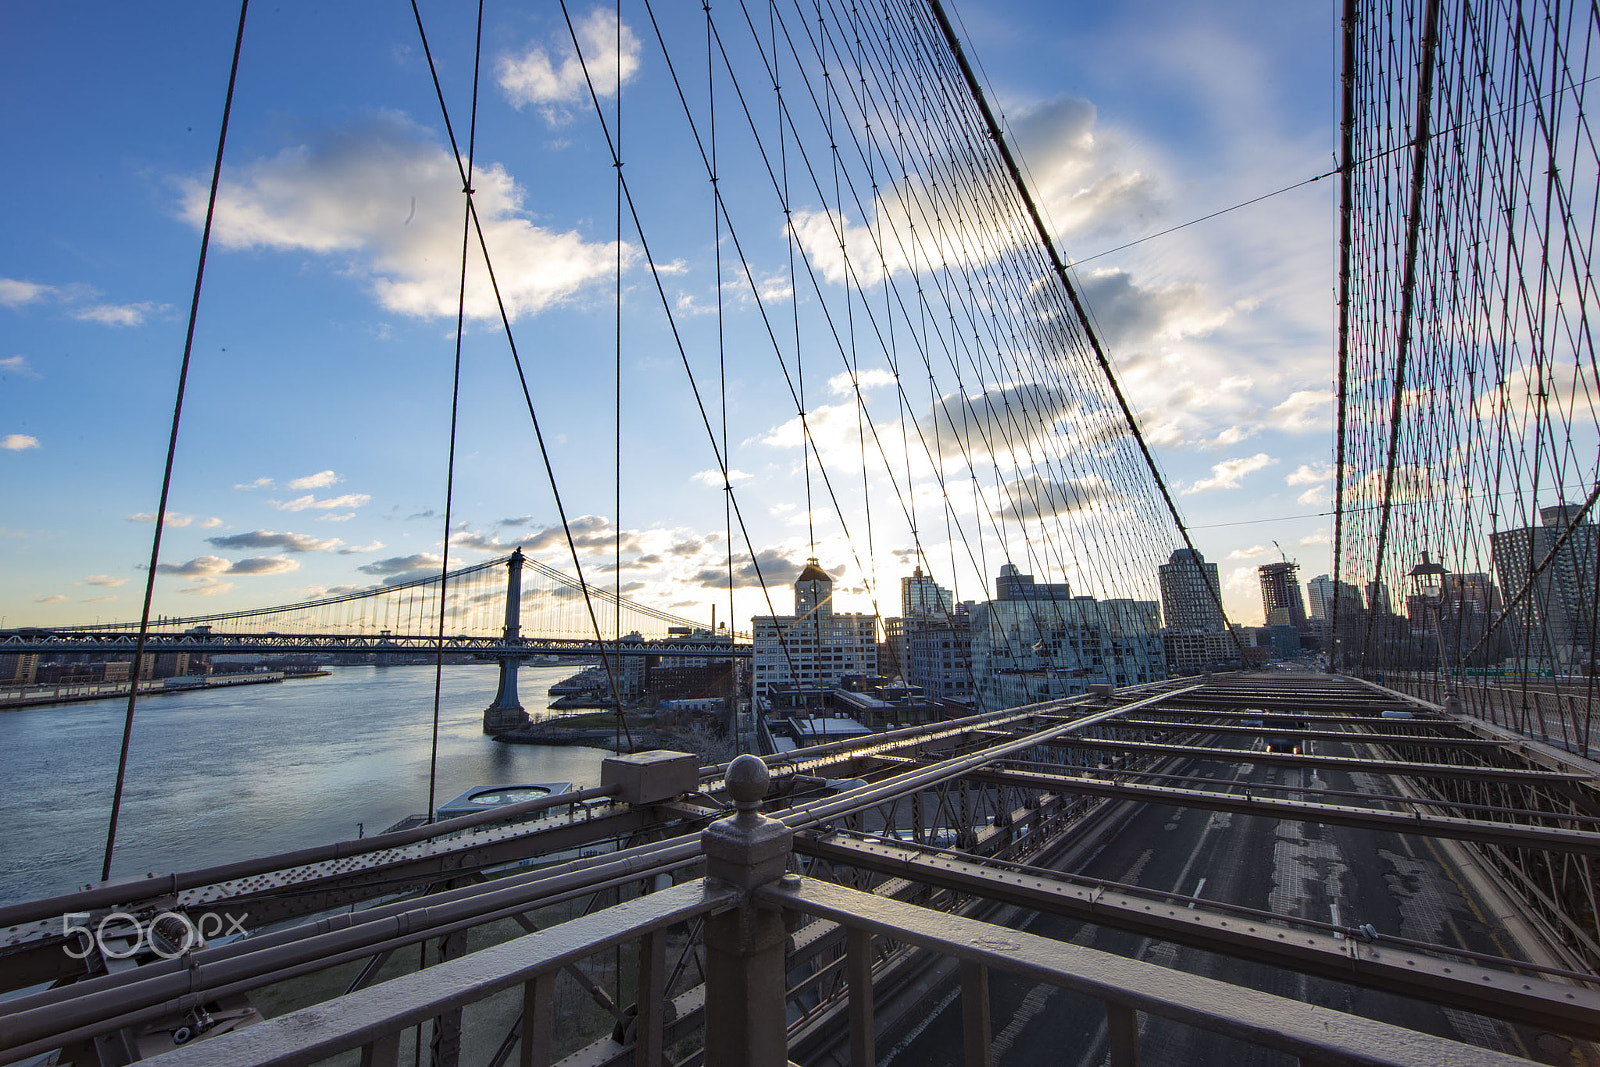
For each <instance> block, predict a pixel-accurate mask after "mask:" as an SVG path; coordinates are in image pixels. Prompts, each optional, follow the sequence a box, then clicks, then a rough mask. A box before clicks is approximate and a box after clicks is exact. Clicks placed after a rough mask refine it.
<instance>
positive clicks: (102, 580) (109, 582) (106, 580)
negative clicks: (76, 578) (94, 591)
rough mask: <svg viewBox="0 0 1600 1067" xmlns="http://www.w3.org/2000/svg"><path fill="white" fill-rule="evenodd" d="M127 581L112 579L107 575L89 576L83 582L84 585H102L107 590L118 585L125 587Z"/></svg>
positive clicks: (124, 579)
mask: <svg viewBox="0 0 1600 1067" xmlns="http://www.w3.org/2000/svg"><path fill="white" fill-rule="evenodd" d="M127 582H128V579H126V578H113V577H111V575H109V574H91V575H89V577H87V578H85V579H84V580H83V584H84V585H103V586H105V587H106V588H108V589H115V588H116V587H117V586H119V585H126V584H127Z"/></svg>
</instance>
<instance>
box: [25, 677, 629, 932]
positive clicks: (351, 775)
mask: <svg viewBox="0 0 1600 1067" xmlns="http://www.w3.org/2000/svg"><path fill="white" fill-rule="evenodd" d="M575 669H576V668H574V667H571V666H560V667H524V668H522V670H521V674H520V678H521V681H520V685H519V692H520V694H521V697H522V703H523V706H525V707H527V708H528V709H529V711H530V712H535V713H537V712H538V711H542V710H543V709H544V707H545V705H546V704H547V703H548V694H547V690H548V688H549V687H550V686H551V685H552V684H554V683H555V682H558V681H560V680H561V679H562V678H565V677H567V676H569V675H571V674H572V673H573V671H574V670H575ZM332 670H333V673H332V675H331V676H329V677H326V678H305V679H296V680H292V681H285V682H281V683H277V684H267V685H250V686H241V687H237V688H230V689H210V690H199V691H196V692H187V693H174V694H163V695H160V696H150V697H141V699H140V700H139V704H138V709H137V712H136V717H135V720H134V728H133V742H132V746H131V749H130V751H129V756H128V774H127V783H126V785H125V787H124V790H123V801H122V815H121V818H120V819H119V824H118V828H117V848H116V856H115V861H114V862H113V864H112V872H111V873H112V877H113V878H118V877H125V876H129V875H142V874H145V873H149V872H154V873H167V872H170V871H182V870H192V869H194V868H197V867H205V866H210V865H211V864H215V863H226V862H230V861H232V860H239V859H246V858H249V857H251V856H261V855H268V854H271V853H276V852H284V851H288V850H290V849H296V848H304V847H306V846H309V845H318V844H324V843H327V842H330V841H338V840H344V839H347V838H353V837H355V836H357V824H358V823H362V824H364V826H365V832H366V833H368V834H373V833H377V832H380V831H382V830H383V829H385V828H386V827H388V826H390V825H392V824H394V823H395V822H397V821H399V820H400V819H402V818H404V817H405V816H407V815H411V814H414V813H420V812H423V811H425V810H427V807H428V763H429V749H430V747H431V737H432V727H433V682H434V668H433V667H432V666H420V665H419V666H404V667H335V668H333V669H332ZM498 677H499V669H498V668H497V667H496V666H495V665H493V664H461V665H452V666H447V667H445V669H444V685H443V698H442V700H441V702H440V715H439V763H438V783H437V788H436V790H435V795H434V796H435V806H438V805H439V804H443V803H444V802H445V801H447V800H450V799H452V798H454V797H455V796H457V795H459V794H460V793H462V792H465V791H466V790H467V789H470V788H473V787H475V786H481V785H490V784H510V783H526V782H572V783H573V784H574V785H576V786H580V787H581V786H585V785H594V784H597V783H598V782H599V779H600V761H601V760H602V759H604V758H605V756H607V755H608V754H609V753H607V752H605V751H602V750H600V749H595V748H578V747H571V748H554V747H543V746H535V745H502V744H498V743H496V742H494V741H492V740H490V739H489V738H487V737H485V736H484V735H483V709H484V708H485V707H487V706H488V704H489V702H490V701H491V700H492V699H494V693H495V687H496V683H497V681H498ZM126 711H127V698H126V697H122V698H115V699H110V700H95V701H89V702H86V703H82V704H65V705H59V706H56V707H46V708H29V709H24V710H19V711H8V712H0V772H3V774H4V776H5V781H4V783H3V784H0V903H13V902H15V901H19V900H28V899H32V898H36V897H41V896H46V895H51V894H55V893H61V892H67V891H70V890H74V889H79V888H82V887H83V886H84V885H85V884H87V883H89V882H93V881H98V880H99V877H100V863H101V858H102V856H103V854H104V851H105V834H106V821H107V819H108V817H109V815H110V810H111V793H112V788H113V785H114V784H115V780H116V771H117V750H118V747H119V746H120V744H121V736H122V722H123V718H124V716H125V714H126Z"/></svg>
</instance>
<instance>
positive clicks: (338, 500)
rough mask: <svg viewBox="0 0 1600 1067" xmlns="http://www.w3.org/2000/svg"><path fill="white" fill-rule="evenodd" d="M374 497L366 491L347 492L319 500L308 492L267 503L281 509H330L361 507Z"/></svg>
mask: <svg viewBox="0 0 1600 1067" xmlns="http://www.w3.org/2000/svg"><path fill="white" fill-rule="evenodd" d="M371 499H372V497H371V496H369V495H368V494H366V493H345V494H344V495H343V496H333V497H328V498H327V499H325V500H318V499H317V498H316V496H315V495H313V494H311V493H307V494H306V495H305V496H297V497H295V498H294V499H293V500H269V501H267V503H269V504H271V505H272V506H273V507H275V508H277V509H278V510H279V511H305V510H306V509H307V508H314V509H316V510H318V511H329V510H332V509H333V508H359V507H361V506H362V505H363V504H366V503H367V502H368V501H370V500H371Z"/></svg>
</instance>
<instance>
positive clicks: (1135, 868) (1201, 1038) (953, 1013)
mask: <svg viewBox="0 0 1600 1067" xmlns="http://www.w3.org/2000/svg"><path fill="white" fill-rule="evenodd" d="M1234 743H1237V742H1234ZM1258 744H1259V742H1258ZM1316 752H1317V753H1318V754H1322V755H1361V754H1363V753H1361V752H1359V751H1357V746H1352V745H1346V744H1343V743H1339V742H1319V743H1318V747H1317V749H1316ZM1168 773H1174V774H1185V775H1193V776H1195V777H1196V778H1201V779H1209V780H1210V781H1211V782H1212V783H1219V784H1220V783H1238V785H1239V786H1240V787H1243V786H1245V785H1252V786H1254V785H1262V786H1265V785H1280V786H1287V787H1289V788H1290V789H1307V790H1322V789H1334V790H1351V791H1359V792H1368V793H1384V794H1392V793H1393V792H1394V789H1393V788H1392V787H1391V786H1390V784H1389V783H1388V782H1387V781H1385V780H1383V779H1381V778H1379V777H1378V776H1376V775H1371V774H1366V773H1363V772H1354V773H1347V772H1344V771H1342V770H1338V769H1320V768H1301V767H1275V766H1270V765H1267V764H1262V763H1250V762H1231V761H1230V762H1224V761H1220V760H1218V761H1211V760H1193V761H1189V762H1187V763H1186V764H1179V765H1178V766H1177V767H1176V768H1172V769H1170V770H1169V772H1168ZM1194 784H1196V785H1200V784H1203V783H1199V782H1197V783H1194ZM1279 795H1286V796H1288V797H1290V798H1292V799H1298V798H1299V797H1298V795H1297V794H1296V793H1289V794H1279ZM1307 799H1309V798H1307ZM1080 853H1081V850H1080ZM1059 869H1062V870H1068V869H1070V870H1073V871H1074V872H1075V873H1078V874H1082V875H1086V876H1089V877H1093V878H1100V879H1107V880H1111V881H1117V882H1124V883H1128V884H1132V885H1137V886H1140V887H1143V888H1146V889H1150V890H1155V891H1160V892H1170V893H1176V894H1182V895H1187V896H1193V897H1198V898H1202V899H1204V900H1207V901H1216V902H1221V903H1227V904H1234V905H1239V906H1243V907H1249V908H1256V909H1261V910H1263V911H1271V912H1273V913H1275V914H1277V915H1281V916H1286V917H1294V918H1300V919H1308V920H1314V921H1320V922H1331V923H1334V924H1342V925H1345V926H1348V927H1359V926H1361V925H1363V924H1370V925H1371V926H1373V927H1374V928H1375V929H1376V930H1378V931H1379V932H1381V933H1384V934H1390V935H1396V936H1401V937H1406V938H1412V939H1415V940H1418V941H1425V942H1429V943H1432V944H1438V945H1447V946H1451V947H1455V948H1462V949H1467V950H1470V951H1476V952H1483V953H1490V954H1494V955H1501V956H1508V957H1521V953H1520V951H1519V948H1518V946H1516V945H1514V944H1511V943H1508V942H1507V940H1506V938H1505V935H1504V933H1503V931H1502V929H1501V927H1500V925H1499V924H1498V923H1497V922H1495V921H1494V920H1493V919H1491V918H1489V917H1487V916H1485V915H1484V914H1483V911H1482V910H1481V907H1480V905H1479V904H1477V903H1476V902H1475V901H1474V900H1472V899H1471V898H1470V896H1469V894H1468V893H1467V892H1466V891H1464V889H1463V886H1464V885H1466V884H1468V883H1467V882H1466V880H1465V879H1463V878H1462V877H1461V876H1460V875H1459V873H1458V872H1457V871H1456V870H1455V868H1454V866H1453V865H1452V864H1451V863H1450V862H1449V860H1448V859H1447V857H1446V855H1445V854H1444V852H1443V850H1441V849H1440V847H1439V846H1438V844H1436V843H1435V842H1433V841H1430V840H1427V839H1424V838H1420V837H1414V836H1410V835H1400V834H1395V833H1388V832H1377V831H1371V830H1362V829H1355V828H1349V827H1338V826H1323V825H1318V824H1315V823H1308V822H1303V821H1289V820H1283V821H1280V820H1275V819H1269V818H1264V817H1260V816H1248V815H1236V814H1231V813H1228V812H1212V811H1205V810H1201V809H1185V808H1179V807H1172V806H1165V805H1153V804H1143V805H1137V806H1133V807H1132V809H1131V810H1130V811H1129V813H1128V814H1127V815H1126V817H1125V818H1124V819H1122V820H1121V821H1120V822H1118V823H1117V824H1116V825H1115V827H1114V828H1113V829H1111V830H1109V831H1107V832H1104V833H1103V834H1102V836H1101V840H1100V843H1099V845H1098V847H1097V848H1095V849H1094V850H1093V851H1092V852H1091V853H1090V854H1089V855H1088V856H1087V858H1086V859H1084V860H1082V861H1081V862H1079V863H1077V865H1076V866H1075V867H1072V868H1068V867H1066V866H1064V865H1063V866H1061V867H1060V868H1059ZM1008 925H1011V926H1013V927H1015V928H1018V929H1024V930H1027V931H1028V932H1030V933H1033V934H1037V935H1041V936H1044V937H1050V938H1054V939H1057V940H1061V941H1067V942H1071V943H1073V944H1077V945H1082V946H1086V947H1091V948H1095V949H1099V950H1101V951H1106V952H1112V953H1116V954H1118V955H1122V956H1126V957H1130V958H1135V959H1140V960H1144V961H1146V962H1150V963H1155V964H1159V965H1162V966H1168V967H1174V968H1177V969H1179V970H1183V971H1188V972H1191V973H1195V974H1200V975H1205V976H1207V977H1211V978H1216V979H1219V980H1222V981H1226V982H1231V983H1235V984H1239V985H1243V986H1248V987H1251V988H1255V989H1260V990H1263V991H1265V992H1270V993H1274V994H1277V995H1279V996H1284V997H1289V998H1292V999H1295V1000H1299V1001H1303V1002H1306V1003H1310V1004H1316V1005H1320V1006H1323V1007H1328V1008H1333V1009H1335V1010H1338V1011H1343V1012H1349V1013H1351V1014H1356V1015H1361V1016H1365V1017H1367V1018H1372V1019H1377V1020H1381V1021H1385V1022H1390V1023H1395V1024H1397V1025H1401V1026H1405V1027H1408V1028H1411V1029H1415V1030H1420V1031H1424V1032H1427V1033H1431V1034H1436V1035H1438V1036H1441V1037H1447V1038H1451V1039H1454V1040H1457V1041H1462V1042H1466V1043H1469V1044H1474V1045H1478V1046H1480V1047H1485V1048H1489V1049H1494V1050H1497V1051H1501V1052H1506V1053H1511V1054H1514V1055H1519V1056H1524V1057H1527V1058H1529V1059H1533V1060H1536V1061H1540V1062H1546V1063H1562V1064H1577V1063H1600V1060H1597V1059H1595V1058H1593V1057H1592V1051H1593V1050H1592V1048H1591V1047H1589V1046H1586V1045H1583V1046H1580V1045H1577V1044H1574V1043H1573V1042H1571V1041H1569V1040H1568V1039H1566V1038H1564V1037H1560V1036H1557V1035H1551V1034H1543V1033H1540V1032H1538V1031H1535V1030H1532V1029H1530V1028H1527V1027H1521V1026H1512V1025H1509V1024H1507V1023H1504V1022H1501V1021H1499V1020H1495V1019H1489V1018H1485V1017H1483V1016H1479V1015H1474V1014H1471V1013H1468V1012H1463V1011H1456V1010H1452V1009H1449V1008H1444V1007H1440V1006H1436V1005H1432V1004H1426V1003H1422V1002H1419V1001H1415V1000H1411V999H1408V998H1403V997H1400V996H1396V995H1393V994H1389V993H1382V992H1377V991H1373V990H1368V989H1362V988H1359V987H1356V986H1350V985H1345V984H1342V983H1339V982H1334V981H1330V980H1326V979H1321V978H1316V977H1309V976H1306V975H1302V974H1296V973H1293V972H1290V971H1287V970H1282V969H1279V968H1275V967H1271V966H1268V965H1265V964H1261V963H1256V962H1251V961H1248V960H1242V959H1236V958H1232V957H1226V956H1222V955H1218V954H1216V953H1212V952H1207V951H1203V950H1199V949H1192V948H1188V947H1184V946H1181V945H1175V944H1172V943H1167V942H1161V941H1157V940H1154V939H1152V938H1149V937H1142V936H1138V935H1135V934H1132V933H1125V932H1122V931H1118V930H1113V929H1109V928H1104V927H1097V926H1094V925H1090V924H1086V923H1082V922H1078V921H1075V920H1070V919H1065V918H1062V917H1059V916H1054V915H1050V914H1044V913H1037V912H1025V911H1024V912H1018V913H1014V915H1013V918H1012V919H1011V920H1010V922H1009V923H1008ZM1521 958H1526V957H1521ZM924 1003H925V1004H926V1005H927V1006H926V1008H925V1009H923V1010H921V1011H912V1012H910V1013H908V1017H907V1019H906V1021H905V1022H903V1023H902V1024H899V1025H898V1026H896V1027H894V1028H892V1029H891V1031H890V1032H888V1033H884V1034H881V1035H880V1036H879V1039H878V1046H877V1048H878V1062H879V1064H880V1065H885V1067H887V1065H890V1064H899V1065H917V1067H921V1065H929V1067H938V1065H945V1064H948V1065H952V1067H955V1065H959V1064H961V1063H962V1037H961V1012H960V1004H959V998H958V992H957V986H956V983H955V981H954V979H953V977H947V978H945V979H942V980H940V981H938V982H937V983H936V984H935V985H934V986H933V988H931V989H930V990H928V991H927V993H926V995H925V1000H924ZM990 1007H991V1020H992V1023H991V1025H992V1030H993V1035H994V1044H993V1051H994V1062H995V1063H996V1064H997V1065H1003V1067H1031V1065H1044V1064H1049V1065H1052V1067H1054V1065H1061V1064H1065V1065H1068V1067H1095V1065H1098V1064H1101V1063H1104V1062H1106V1060H1107V1057H1108V1047H1107V1042H1106V1024H1105V1016H1104V1013H1103V1010H1102V1008H1101V1006H1100V1004H1099V1003H1098V1002H1097V1001H1092V1000H1089V999H1087V998H1084V997H1081V996H1078V995H1075V994H1071V993H1067V992H1063V991H1060V990H1055V989H1052V988H1050V987H1047V986H1042V985H1034V984H1032V983H1029V982H1026V981H1023V980H1020V979H1017V978H1014V977H1011V976H1008V975H1004V974H1000V973H993V974H991V976H990ZM1139 1041H1140V1062H1141V1063H1145V1064H1172V1065H1177V1064H1196V1065H1198V1064H1219V1063H1226V1064H1229V1065H1231V1067H1254V1065H1258V1064H1259V1065H1278V1064H1287V1063H1292V1060H1290V1059H1289V1058H1288V1057H1285V1056H1283V1055H1282V1054H1280V1053H1276V1052H1273V1051H1270V1050H1266V1049H1261V1048H1257V1047H1254V1046H1250V1045H1246V1044H1243V1043H1240V1042H1238V1041H1235V1040H1232V1039H1228V1038H1224V1037H1219V1036H1216V1035H1212V1034H1207V1033H1203V1032H1200V1031H1196V1030H1193V1029H1190V1028H1187V1027H1184V1026H1181V1025H1179V1024H1176V1023H1170V1022H1167V1021H1165V1020H1160V1019H1151V1018H1146V1017H1143V1016H1141V1020H1140V1034H1139Z"/></svg>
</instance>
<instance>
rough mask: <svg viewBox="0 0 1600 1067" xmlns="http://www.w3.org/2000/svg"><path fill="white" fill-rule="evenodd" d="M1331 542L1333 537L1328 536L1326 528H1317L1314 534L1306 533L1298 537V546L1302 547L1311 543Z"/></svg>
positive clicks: (1322, 543) (1327, 543)
mask: <svg viewBox="0 0 1600 1067" xmlns="http://www.w3.org/2000/svg"><path fill="white" fill-rule="evenodd" d="M1331 544H1333V538H1331V537H1329V536H1328V531H1326V530H1318V531H1317V532H1316V533H1314V534H1306V536H1304V537H1302V538H1300V547H1302V548H1309V547H1310V546H1312V545H1331Z"/></svg>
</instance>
